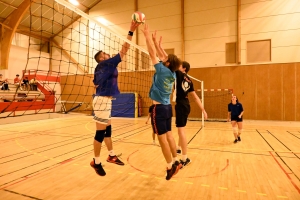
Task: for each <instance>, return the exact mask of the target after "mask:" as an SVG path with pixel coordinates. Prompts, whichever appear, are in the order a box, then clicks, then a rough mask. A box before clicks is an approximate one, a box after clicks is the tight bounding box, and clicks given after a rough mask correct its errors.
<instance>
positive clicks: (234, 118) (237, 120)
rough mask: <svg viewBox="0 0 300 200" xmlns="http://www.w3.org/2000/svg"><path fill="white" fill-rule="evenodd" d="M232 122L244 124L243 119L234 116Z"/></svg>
mask: <svg viewBox="0 0 300 200" xmlns="http://www.w3.org/2000/svg"><path fill="white" fill-rule="evenodd" d="M231 121H236V122H242V121H243V117H241V118H239V116H232V115H231Z"/></svg>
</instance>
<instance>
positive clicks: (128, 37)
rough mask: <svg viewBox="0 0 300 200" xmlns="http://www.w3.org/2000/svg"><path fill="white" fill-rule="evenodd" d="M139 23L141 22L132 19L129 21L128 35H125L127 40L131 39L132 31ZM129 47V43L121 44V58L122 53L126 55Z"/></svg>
mask: <svg viewBox="0 0 300 200" xmlns="http://www.w3.org/2000/svg"><path fill="white" fill-rule="evenodd" d="M140 24H141V23H137V22H134V21H132V22H131V24H130V28H129V32H128V35H127V40H130V41H131V40H132V36H133V33H134V31H135V30H136V28H137V27H138V26H139V25H140ZM129 47H130V44H128V43H127V42H124V44H123V46H122V49H121V51H120V57H121V59H122V58H123V57H124V55H126V53H127V51H128V49H129Z"/></svg>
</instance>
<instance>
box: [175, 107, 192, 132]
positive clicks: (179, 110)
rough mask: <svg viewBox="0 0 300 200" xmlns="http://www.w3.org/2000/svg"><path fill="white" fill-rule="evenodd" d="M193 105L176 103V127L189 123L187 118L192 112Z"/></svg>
mask: <svg viewBox="0 0 300 200" xmlns="http://www.w3.org/2000/svg"><path fill="white" fill-rule="evenodd" d="M190 111H191V107H190V104H178V103H177V104H176V105H175V112H176V122H175V123H176V127H185V126H186V123H187V118H188V116H189V114H190Z"/></svg>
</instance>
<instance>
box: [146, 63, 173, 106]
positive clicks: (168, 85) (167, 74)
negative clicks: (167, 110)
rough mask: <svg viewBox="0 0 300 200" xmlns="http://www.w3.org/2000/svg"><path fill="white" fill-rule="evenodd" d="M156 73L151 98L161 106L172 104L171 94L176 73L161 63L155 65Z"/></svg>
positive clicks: (150, 93)
mask: <svg viewBox="0 0 300 200" xmlns="http://www.w3.org/2000/svg"><path fill="white" fill-rule="evenodd" d="M154 68H155V70H156V73H155V74H154V76H153V80H152V86H151V88H150V92H149V97H150V98H151V99H152V100H155V101H157V102H159V103H161V104H164V105H168V104H170V94H171V93H172V86H173V83H174V81H175V79H176V73H175V72H172V71H171V70H170V69H169V68H168V67H165V66H164V65H163V64H162V63H161V62H160V63H157V64H155V65H154Z"/></svg>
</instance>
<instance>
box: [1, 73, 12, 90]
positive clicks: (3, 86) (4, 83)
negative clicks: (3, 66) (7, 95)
mask: <svg viewBox="0 0 300 200" xmlns="http://www.w3.org/2000/svg"><path fill="white" fill-rule="evenodd" d="M0 87H1V90H10V89H9V88H8V80H7V78H3V75H2V74H0Z"/></svg>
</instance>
